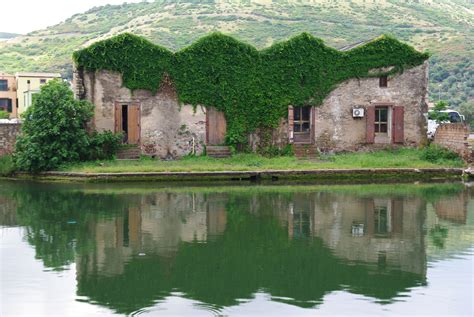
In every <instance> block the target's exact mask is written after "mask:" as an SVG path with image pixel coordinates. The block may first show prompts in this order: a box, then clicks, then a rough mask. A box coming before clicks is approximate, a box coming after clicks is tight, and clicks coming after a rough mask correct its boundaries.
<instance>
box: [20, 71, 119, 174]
mask: <svg viewBox="0 0 474 317" xmlns="http://www.w3.org/2000/svg"><path fill="white" fill-rule="evenodd" d="M93 109H94V105H93V104H91V103H90V102H87V101H79V100H75V99H74V97H73V93H72V91H71V90H70V89H69V87H68V86H67V84H66V83H64V82H60V81H57V80H55V81H50V82H48V83H47V84H46V85H44V86H42V87H41V92H40V93H39V94H37V95H35V98H34V99H33V104H32V106H31V107H29V108H28V109H27V111H26V112H25V113H24V114H23V119H24V122H23V126H22V134H21V135H20V136H19V137H18V139H17V142H16V145H15V154H14V157H13V159H14V162H15V164H16V167H17V168H18V169H20V170H24V171H28V172H39V171H45V170H52V169H55V168H57V167H59V166H60V165H62V164H64V163H68V162H77V161H81V160H88V159H96V158H98V159H100V158H109V157H111V156H112V155H113V151H115V150H116V149H117V147H118V144H119V141H118V140H119V139H120V137H119V136H113V135H112V133H110V132H104V133H97V132H93V133H92V134H89V133H88V132H87V123H88V122H89V120H90V119H91V118H92V115H93Z"/></svg>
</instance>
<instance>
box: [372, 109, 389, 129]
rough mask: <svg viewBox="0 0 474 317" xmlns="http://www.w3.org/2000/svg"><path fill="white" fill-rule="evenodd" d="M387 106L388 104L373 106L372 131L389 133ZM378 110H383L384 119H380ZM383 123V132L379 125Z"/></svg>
mask: <svg viewBox="0 0 474 317" xmlns="http://www.w3.org/2000/svg"><path fill="white" fill-rule="evenodd" d="M389 108H390V107H388V106H376V107H375V120H374V133H375V134H376V135H377V134H379V135H380V134H384V135H385V134H386V135H388V133H389V123H390V118H389ZM380 110H385V111H386V115H385V121H382V120H381V117H382V115H381V112H380ZM383 125H385V127H386V128H385V132H382V131H381V130H382V129H381V127H382V126H383Z"/></svg>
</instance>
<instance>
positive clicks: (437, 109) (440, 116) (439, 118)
mask: <svg viewBox="0 0 474 317" xmlns="http://www.w3.org/2000/svg"><path fill="white" fill-rule="evenodd" d="M447 108H448V102H447V101H444V100H440V101H438V102H437V103H436V104H435V106H434V108H433V110H431V111H430V112H429V113H428V116H429V119H431V120H436V122H437V123H441V122H443V121H449V115H448V113H446V112H442V111H443V110H446V109H447Z"/></svg>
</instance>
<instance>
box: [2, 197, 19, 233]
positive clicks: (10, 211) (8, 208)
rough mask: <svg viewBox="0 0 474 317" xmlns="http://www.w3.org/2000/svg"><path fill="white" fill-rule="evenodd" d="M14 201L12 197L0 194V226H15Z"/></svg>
mask: <svg viewBox="0 0 474 317" xmlns="http://www.w3.org/2000/svg"><path fill="white" fill-rule="evenodd" d="M16 225H17V220H16V203H15V200H13V199H12V198H9V197H6V196H1V195H0V226H6V227H9V226H16Z"/></svg>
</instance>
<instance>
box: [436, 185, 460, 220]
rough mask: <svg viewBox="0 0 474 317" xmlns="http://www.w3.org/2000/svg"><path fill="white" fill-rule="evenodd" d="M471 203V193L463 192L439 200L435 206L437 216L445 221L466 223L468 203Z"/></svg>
mask: <svg viewBox="0 0 474 317" xmlns="http://www.w3.org/2000/svg"><path fill="white" fill-rule="evenodd" d="M468 201H469V193H468V192H467V191H463V192H461V193H459V194H457V195H456V196H447V197H443V199H439V200H437V201H436V202H435V203H434V204H433V207H434V210H435V212H436V215H437V216H438V217H439V218H440V219H443V220H448V221H451V222H454V223H461V224H465V223H466V218H467V203H468Z"/></svg>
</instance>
